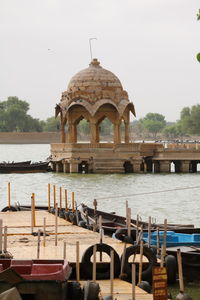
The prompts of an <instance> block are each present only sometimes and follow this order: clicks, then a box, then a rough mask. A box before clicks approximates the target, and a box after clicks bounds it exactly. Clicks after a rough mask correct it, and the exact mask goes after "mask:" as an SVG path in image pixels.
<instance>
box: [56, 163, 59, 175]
mask: <svg viewBox="0 0 200 300" xmlns="http://www.w3.org/2000/svg"><path fill="white" fill-rule="evenodd" d="M59 164H60V163H56V173H58V172H59V171H60V166H59Z"/></svg>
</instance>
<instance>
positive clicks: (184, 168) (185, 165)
mask: <svg viewBox="0 0 200 300" xmlns="http://www.w3.org/2000/svg"><path fill="white" fill-rule="evenodd" d="M181 172H182V173H189V172H190V161H189V160H182V161H181Z"/></svg>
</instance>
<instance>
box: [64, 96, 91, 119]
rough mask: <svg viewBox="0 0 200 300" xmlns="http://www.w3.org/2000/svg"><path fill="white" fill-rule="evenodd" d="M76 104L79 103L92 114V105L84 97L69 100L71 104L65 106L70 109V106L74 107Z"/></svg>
mask: <svg viewBox="0 0 200 300" xmlns="http://www.w3.org/2000/svg"><path fill="white" fill-rule="evenodd" d="M76 105H80V106H82V107H84V108H85V109H86V110H87V111H88V112H89V114H90V115H92V112H93V110H92V105H91V104H90V103H89V102H88V101H86V100H84V99H79V100H76V101H73V102H71V104H70V105H69V106H68V107H67V111H70V110H71V109H72V107H74V106H76Z"/></svg>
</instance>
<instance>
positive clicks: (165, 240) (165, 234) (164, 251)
mask: <svg viewBox="0 0 200 300" xmlns="http://www.w3.org/2000/svg"><path fill="white" fill-rule="evenodd" d="M166 248H167V219H165V220H164V235H163V256H164V257H165V256H166Z"/></svg>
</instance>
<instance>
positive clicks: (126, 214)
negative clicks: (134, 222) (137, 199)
mask: <svg viewBox="0 0 200 300" xmlns="http://www.w3.org/2000/svg"><path fill="white" fill-rule="evenodd" d="M127 220H128V200H126V226H127V227H128V224H127Z"/></svg>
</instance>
